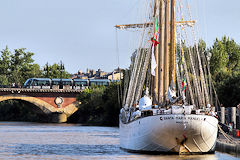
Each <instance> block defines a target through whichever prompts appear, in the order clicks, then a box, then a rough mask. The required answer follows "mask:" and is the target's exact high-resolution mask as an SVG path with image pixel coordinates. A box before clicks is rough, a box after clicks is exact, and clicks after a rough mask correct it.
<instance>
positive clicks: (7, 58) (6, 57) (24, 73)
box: [0, 46, 42, 85]
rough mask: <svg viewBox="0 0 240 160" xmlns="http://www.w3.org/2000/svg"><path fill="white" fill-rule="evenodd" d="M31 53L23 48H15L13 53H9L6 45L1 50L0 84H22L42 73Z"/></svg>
mask: <svg viewBox="0 0 240 160" xmlns="http://www.w3.org/2000/svg"><path fill="white" fill-rule="evenodd" d="M33 55H34V53H32V52H26V49H25V48H20V49H15V50H14V53H11V52H10V51H9V49H8V46H6V48H5V49H3V50H2V51H1V59H0V84H1V85H9V84H12V83H15V84H19V85H22V84H23V83H24V82H25V81H26V79H28V78H30V77H40V76H41V75H42V73H41V70H40V66H39V65H38V64H35V63H33V62H34V60H33V59H32V56H33Z"/></svg>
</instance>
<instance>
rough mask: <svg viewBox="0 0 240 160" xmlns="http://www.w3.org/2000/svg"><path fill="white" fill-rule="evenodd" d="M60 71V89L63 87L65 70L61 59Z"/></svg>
mask: <svg viewBox="0 0 240 160" xmlns="http://www.w3.org/2000/svg"><path fill="white" fill-rule="evenodd" d="M59 69H60V72H61V77H60V78H61V79H60V85H59V89H63V83H62V73H63V72H64V70H65V67H64V64H63V63H62V61H60V68H59Z"/></svg>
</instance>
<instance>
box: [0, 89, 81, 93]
mask: <svg viewBox="0 0 240 160" xmlns="http://www.w3.org/2000/svg"><path fill="white" fill-rule="evenodd" d="M12 91H13V92H47V93H48V92H50V93H52V92H53V93H80V92H82V91H83V90H81V89H30V88H0V92H12Z"/></svg>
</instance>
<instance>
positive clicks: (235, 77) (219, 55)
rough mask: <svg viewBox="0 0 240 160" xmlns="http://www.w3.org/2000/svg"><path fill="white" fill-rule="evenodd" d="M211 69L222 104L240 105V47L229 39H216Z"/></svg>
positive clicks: (212, 51)
mask: <svg viewBox="0 0 240 160" xmlns="http://www.w3.org/2000/svg"><path fill="white" fill-rule="evenodd" d="M209 51H210V53H212V56H211V59H210V69H211V74H212V75H213V76H212V77H213V82H214V84H215V87H216V89H217V94H218V97H219V100H220V102H221V103H223V104H224V105H225V106H236V104H237V103H239V96H240V95H239V93H240V88H239V78H240V77H239V75H240V68H239V67H240V46H239V45H238V44H237V43H236V42H235V41H234V40H233V39H230V38H229V37H226V36H224V37H223V38H222V40H218V39H216V41H215V42H214V45H213V46H212V47H211V48H210V50H209Z"/></svg>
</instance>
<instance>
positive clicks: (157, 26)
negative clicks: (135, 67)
mask: <svg viewBox="0 0 240 160" xmlns="http://www.w3.org/2000/svg"><path fill="white" fill-rule="evenodd" d="M158 35H159V23H158V17H156V22H155V32H154V36H153V37H152V42H153V45H154V46H156V45H158V44H159V42H158V41H157V39H158Z"/></svg>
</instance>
